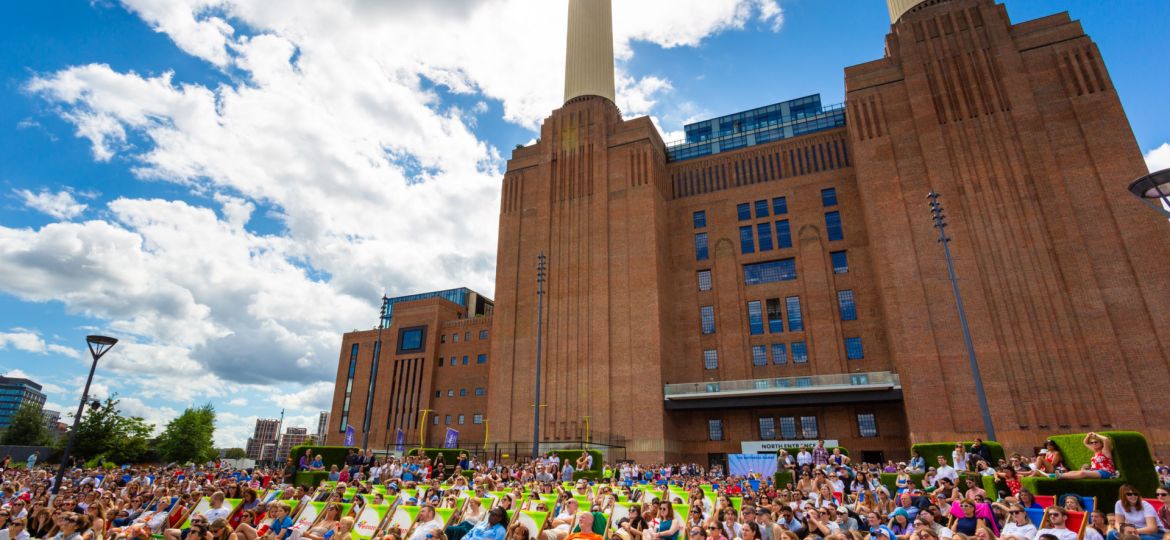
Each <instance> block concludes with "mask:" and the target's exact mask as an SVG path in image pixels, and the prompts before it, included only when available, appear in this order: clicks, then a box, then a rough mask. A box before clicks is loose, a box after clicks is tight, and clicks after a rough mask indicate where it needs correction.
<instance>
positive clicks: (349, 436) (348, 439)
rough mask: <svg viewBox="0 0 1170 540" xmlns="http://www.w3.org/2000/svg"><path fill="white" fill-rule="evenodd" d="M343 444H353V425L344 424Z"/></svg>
mask: <svg viewBox="0 0 1170 540" xmlns="http://www.w3.org/2000/svg"><path fill="white" fill-rule="evenodd" d="M345 445H346V446H353V426H351V425H349V424H346V425H345Z"/></svg>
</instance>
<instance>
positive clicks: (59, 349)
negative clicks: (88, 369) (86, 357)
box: [0, 329, 81, 377]
mask: <svg viewBox="0 0 1170 540" xmlns="http://www.w3.org/2000/svg"><path fill="white" fill-rule="evenodd" d="M7 348H12V349H16V350H18V351H25V352H30V353H37V354H48V353H54V354H59V355H62V356H68V357H69V358H81V352H80V351H78V350H77V349H72V348H69V347H66V346H64V345H57V344H55V343H45V340H44V339H41V336H39V335H37V334H36V333H35V332H32V331H29V330H25V329H14V331H13V332H0V349H7ZM14 371H20V370H14ZM22 373H23V372H22ZM13 376H14V377H16V376H17V375H13ZM20 376H23V375H20Z"/></svg>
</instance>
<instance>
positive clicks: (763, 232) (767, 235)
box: [756, 223, 772, 251]
mask: <svg viewBox="0 0 1170 540" xmlns="http://www.w3.org/2000/svg"><path fill="white" fill-rule="evenodd" d="M756 233H757V235H758V236H759V237H760V251H772V224H771V223H757V224H756Z"/></svg>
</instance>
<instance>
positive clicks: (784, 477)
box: [772, 471, 796, 489]
mask: <svg viewBox="0 0 1170 540" xmlns="http://www.w3.org/2000/svg"><path fill="white" fill-rule="evenodd" d="M788 484H793V485H795V484H796V479H794V478H793V477H792V471H776V474H775V475H773V476H772V485H774V486H776V489H784V487H785V486H787V485H788Z"/></svg>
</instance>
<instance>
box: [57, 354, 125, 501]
mask: <svg viewBox="0 0 1170 540" xmlns="http://www.w3.org/2000/svg"><path fill="white" fill-rule="evenodd" d="M117 343H118V340H117V339H114V338H112V337H106V336H85V344H86V345H88V346H89V355H90V356H91V357H93V365H91V366H89V377H88V378H86V379H85V390H82V392H81V403H78V404H77V415H76V416H74V417H73V429H72V430H70V431H69V439H68V440H67V441H65V451H64V452H62V453H61V466H60V467H58V468H57V478H56V480H54V481H53V495H54V496H56V495H57V492H58V491H60V490H61V482H62V481H63V480H64V478H65V468H66V467H68V466H69V452H70V451H72V450H73V439H75V438H77V426H79V425H80V424H81V413H82V412H83V411H85V402H86V401H88V400H89V385H90V384H91V383H93V372H94V371H96V370H97V363H98V360H99V359H101V357H102V356H105V354H106V353H107V352H110V349H111V348H113V347H114V345H116V344H117Z"/></svg>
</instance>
